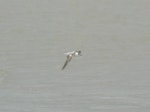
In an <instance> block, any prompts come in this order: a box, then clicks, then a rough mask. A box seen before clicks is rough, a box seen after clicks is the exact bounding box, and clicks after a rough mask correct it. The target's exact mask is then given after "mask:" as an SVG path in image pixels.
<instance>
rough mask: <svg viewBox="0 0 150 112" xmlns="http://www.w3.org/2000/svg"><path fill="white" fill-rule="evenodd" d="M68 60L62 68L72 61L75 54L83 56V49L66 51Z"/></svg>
mask: <svg viewBox="0 0 150 112" xmlns="http://www.w3.org/2000/svg"><path fill="white" fill-rule="evenodd" d="M65 55H66V57H67V60H66V62H65V64H64V66H63V67H62V70H63V69H64V68H65V67H66V66H67V64H68V63H69V62H70V61H71V59H72V57H74V56H81V51H72V52H67V53H65Z"/></svg>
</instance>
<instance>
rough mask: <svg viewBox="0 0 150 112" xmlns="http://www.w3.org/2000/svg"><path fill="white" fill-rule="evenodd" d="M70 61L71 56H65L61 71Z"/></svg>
mask: <svg viewBox="0 0 150 112" xmlns="http://www.w3.org/2000/svg"><path fill="white" fill-rule="evenodd" d="M71 59H72V56H67V60H66V62H65V64H64V66H63V67H62V70H63V69H64V68H65V67H66V66H67V64H68V63H69V62H70V61H71Z"/></svg>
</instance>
